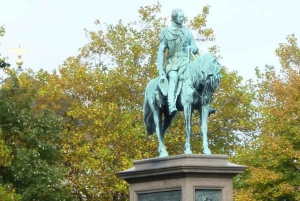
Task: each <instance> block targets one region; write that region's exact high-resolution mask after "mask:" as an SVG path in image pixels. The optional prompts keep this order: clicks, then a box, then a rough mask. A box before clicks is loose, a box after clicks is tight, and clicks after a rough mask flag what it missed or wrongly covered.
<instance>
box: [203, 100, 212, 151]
mask: <svg viewBox="0 0 300 201" xmlns="http://www.w3.org/2000/svg"><path fill="white" fill-rule="evenodd" d="M209 108H210V106H209V104H206V105H202V107H201V132H202V140H203V141H202V146H203V153H204V154H211V151H210V149H209V148H208V140H207V120H208V113H209Z"/></svg>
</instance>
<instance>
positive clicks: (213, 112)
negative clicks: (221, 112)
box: [208, 106, 217, 116]
mask: <svg viewBox="0 0 300 201" xmlns="http://www.w3.org/2000/svg"><path fill="white" fill-rule="evenodd" d="M216 112H217V110H216V109H215V108H213V107H210V106H209V112H208V116H209V115H211V114H215V113H216Z"/></svg>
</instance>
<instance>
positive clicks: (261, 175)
mask: <svg viewBox="0 0 300 201" xmlns="http://www.w3.org/2000/svg"><path fill="white" fill-rule="evenodd" d="M249 170H250V171H251V176H252V177H251V179H250V180H248V182H249V183H251V184H252V185H259V184H264V185H265V184H267V183H274V182H276V181H277V180H280V179H281V178H282V174H281V173H275V172H273V171H270V170H268V169H265V168H255V167H249Z"/></svg>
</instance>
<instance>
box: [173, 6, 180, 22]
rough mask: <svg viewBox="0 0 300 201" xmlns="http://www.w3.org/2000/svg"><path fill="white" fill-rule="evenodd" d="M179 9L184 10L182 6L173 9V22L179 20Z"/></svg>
mask: <svg viewBox="0 0 300 201" xmlns="http://www.w3.org/2000/svg"><path fill="white" fill-rule="evenodd" d="M179 11H183V10H182V9H180V8H176V9H174V10H173V11H172V14H171V18H172V22H174V21H176V20H177V16H178V12H179Z"/></svg>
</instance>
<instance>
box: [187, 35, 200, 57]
mask: <svg viewBox="0 0 300 201" xmlns="http://www.w3.org/2000/svg"><path fill="white" fill-rule="evenodd" d="M189 35H190V48H191V52H192V53H193V54H197V53H198V47H197V46H196V43H195V40H194V36H193V34H192V33H191V32H189Z"/></svg>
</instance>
